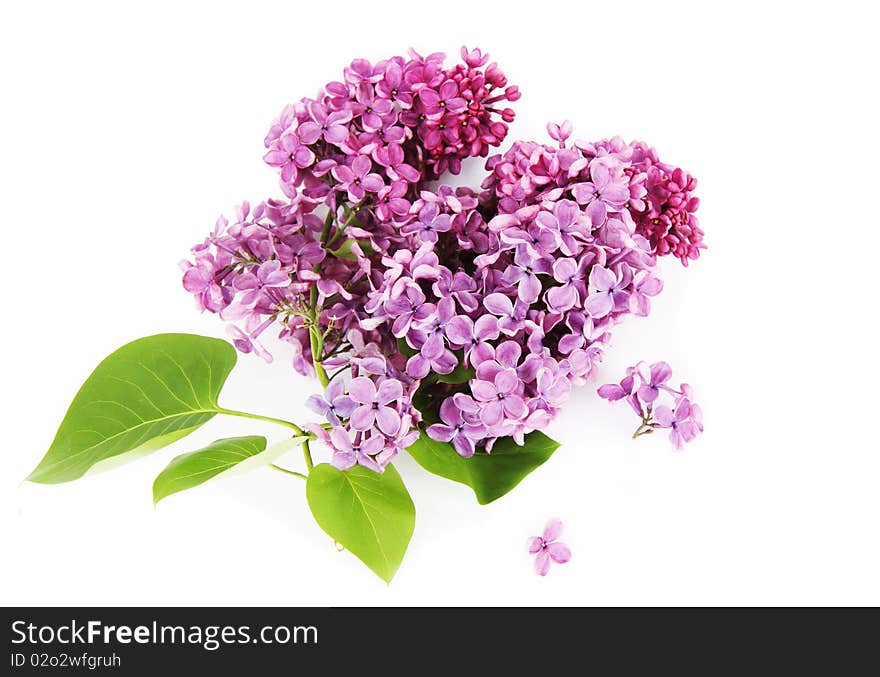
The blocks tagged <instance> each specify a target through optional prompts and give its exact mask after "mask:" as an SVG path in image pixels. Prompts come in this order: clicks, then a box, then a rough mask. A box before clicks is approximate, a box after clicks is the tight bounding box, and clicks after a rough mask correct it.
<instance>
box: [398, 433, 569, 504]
mask: <svg viewBox="0 0 880 677" xmlns="http://www.w3.org/2000/svg"><path fill="white" fill-rule="evenodd" d="M558 448H559V443H558V442H556V441H555V440H553V439H551V438H550V437H547V435H545V434H544V433H542V432H540V431H535V432H533V433H529V434H528V435H526V437H525V444H523V446H519V445H517V444H516V442H514V441H513V439H512V438H510V437H505V438H503V439H500V440H498V441H497V442H495V446H494V447H492V453H491V454H487V453H485V452H478V453H476V454H474V455H473V456H471V457H470V458H464V457H463V456H460V455H459V454H458V453H457V452H456V451H455V449H454V448H453V446H452V445H451V444H448V443H447V442H438V441H437V440H433V439H431V438H430V437H428V435H427V433H425V431H424V430H423V431H421V434H420V435H419V439H417V440H416V441H415V442H414V443H413V444H412V445H411V446H410V447H409V448H408V449H407V451H408V452H409V453H410V455H411V456H412V457H413V458H414V459H415V460H416V462H417V463H418V464H419V465H420V466H422V467H423V468H424V469H425V470H427V471H429V472H432V473H434V474H435V475H440V476H441V477H446V478H448V479H451V480H454V481H456V482H461V483H462V484H466V485H468V486H469V487H470V488H471V489H473V490H474V493H475V494H476V496H477V501H478V502H479V503H480V505H485V504H487V503H491V502H492V501H494V500H495V499H496V498H500V497H501V496H504V494H506V493H507V492H508V491H510V490H511V489H513V488H514V487H515V486H516V485H517V484H519V483H520V482H521V481H522V479H523V478H524V477H525V476H526V475H528V474H529V473H530V472H532V471H533V470H534V469H535V468H537V467H538V466H539V465H541V464H542V463H544V461H546V460H547V459H548V458H550V456H551V455H552V454H553V452H554V451H556V449H558Z"/></svg>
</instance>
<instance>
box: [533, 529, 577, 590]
mask: <svg viewBox="0 0 880 677" xmlns="http://www.w3.org/2000/svg"><path fill="white" fill-rule="evenodd" d="M561 535H562V522H560V521H559V520H558V519H551V520H550V521H549V522H547V526H545V527H544V533H543V534H541V535H540V536H532V537H531V538H530V539H529V553H530V554H532V555H535V573H536V574H538V575H539V576H546V575H547V572H548V571H550V564H551V562H556V563H557V564H565V563H566V562H568V561H569V560H570V559H571V550H570V549H569V547H568V546H567V545H566V544H565V543H561V542H560V541H558V540H557V539H558V538H559V537H560V536H561Z"/></svg>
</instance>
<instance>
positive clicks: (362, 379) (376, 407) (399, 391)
mask: <svg viewBox="0 0 880 677" xmlns="http://www.w3.org/2000/svg"><path fill="white" fill-rule="evenodd" d="M348 396H349V397H350V398H351V399H352V400H353V401H354V402H355V403H357V404H358V405H360V406H358V407H357V408H356V409H355V410H354V411H353V412H352V413H351V427H352V428H354V429H355V430H369V429H370V428H372V427H373V424H374V423H375V424H376V426H377V427H378V428H379V430H381V431H382V432H383V433H385V434H386V435H396V434H397V431H398V430H400V414H399V413H397V410H396V409H395V408H394V407H390V406H388V405H389V404H391V403H392V402H397V400H399V399H400V398H401V397H403V385H401V383H400V381H398V380H396V379H385V380H384V381H382V382H381V383H380V384H379V387H378V388H376V384H375V383H373V380H372V379H370V378H367V377H366V376H358V377H356V378H353V379H351V383H349V384H348Z"/></svg>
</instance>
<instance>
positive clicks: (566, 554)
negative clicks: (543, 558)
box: [547, 543, 571, 564]
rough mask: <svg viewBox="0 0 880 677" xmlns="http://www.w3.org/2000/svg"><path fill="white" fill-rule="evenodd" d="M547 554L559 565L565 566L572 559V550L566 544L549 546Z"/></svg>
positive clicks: (551, 544)
mask: <svg viewBox="0 0 880 677" xmlns="http://www.w3.org/2000/svg"><path fill="white" fill-rule="evenodd" d="M547 554H549V555H550V558H551V559H552V560H553V561H554V562H556V563H557V564H565V563H566V562H567V561H569V560H570V559H571V550H570V549H569V547H568V546H567V545H566V544H565V543H550V544H549V545H548V546H547Z"/></svg>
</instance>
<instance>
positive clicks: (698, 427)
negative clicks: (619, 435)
mask: <svg viewBox="0 0 880 677" xmlns="http://www.w3.org/2000/svg"><path fill="white" fill-rule="evenodd" d="M670 378H672V369H670V367H669V365H668V364H666V362H655V363H654V364H652V365H650V366H648V364H647V363H646V362H639V363H638V364H636V365H634V366H632V367H627V370H626V375H625V376H624V377H623V379H621V381H620V383H606V384H605V385H603V386H600V387H599V396H600V397H603V398H605V399H606V400H608V401H609V402H615V401H617V400H626V402H627V403H628V404H629V406H630V407H632V409H633V411H634V412H635V413H636V414H637V415H638V416H639V418H640V419H641V424H640V425H639V427H638V428H637V429H636V431H635V433H633V438H636V437H640V436H642V435H647V434H650V433H652V432H654V431H655V430H658V429H666V430H669V441H670V442H671V443H672V446H673V447H675V449H681V448H682V446H684V444H685V443H686V442H690V441H691V440H693V439H694V438H695V437H697V435H699V434H700V433H702V432H703V412H702V410H701V409H700V405H698V404H697V403H696V402H695V401H694V391H693V388H691V386H690V385H688V384H687V383H682V384H681V385H679V387H678V388H677V389H676V388H674V387H672V386H671V385H670V384H669V379H670ZM664 400H666V401H667V402H668V404H664V403H663V401H664Z"/></svg>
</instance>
